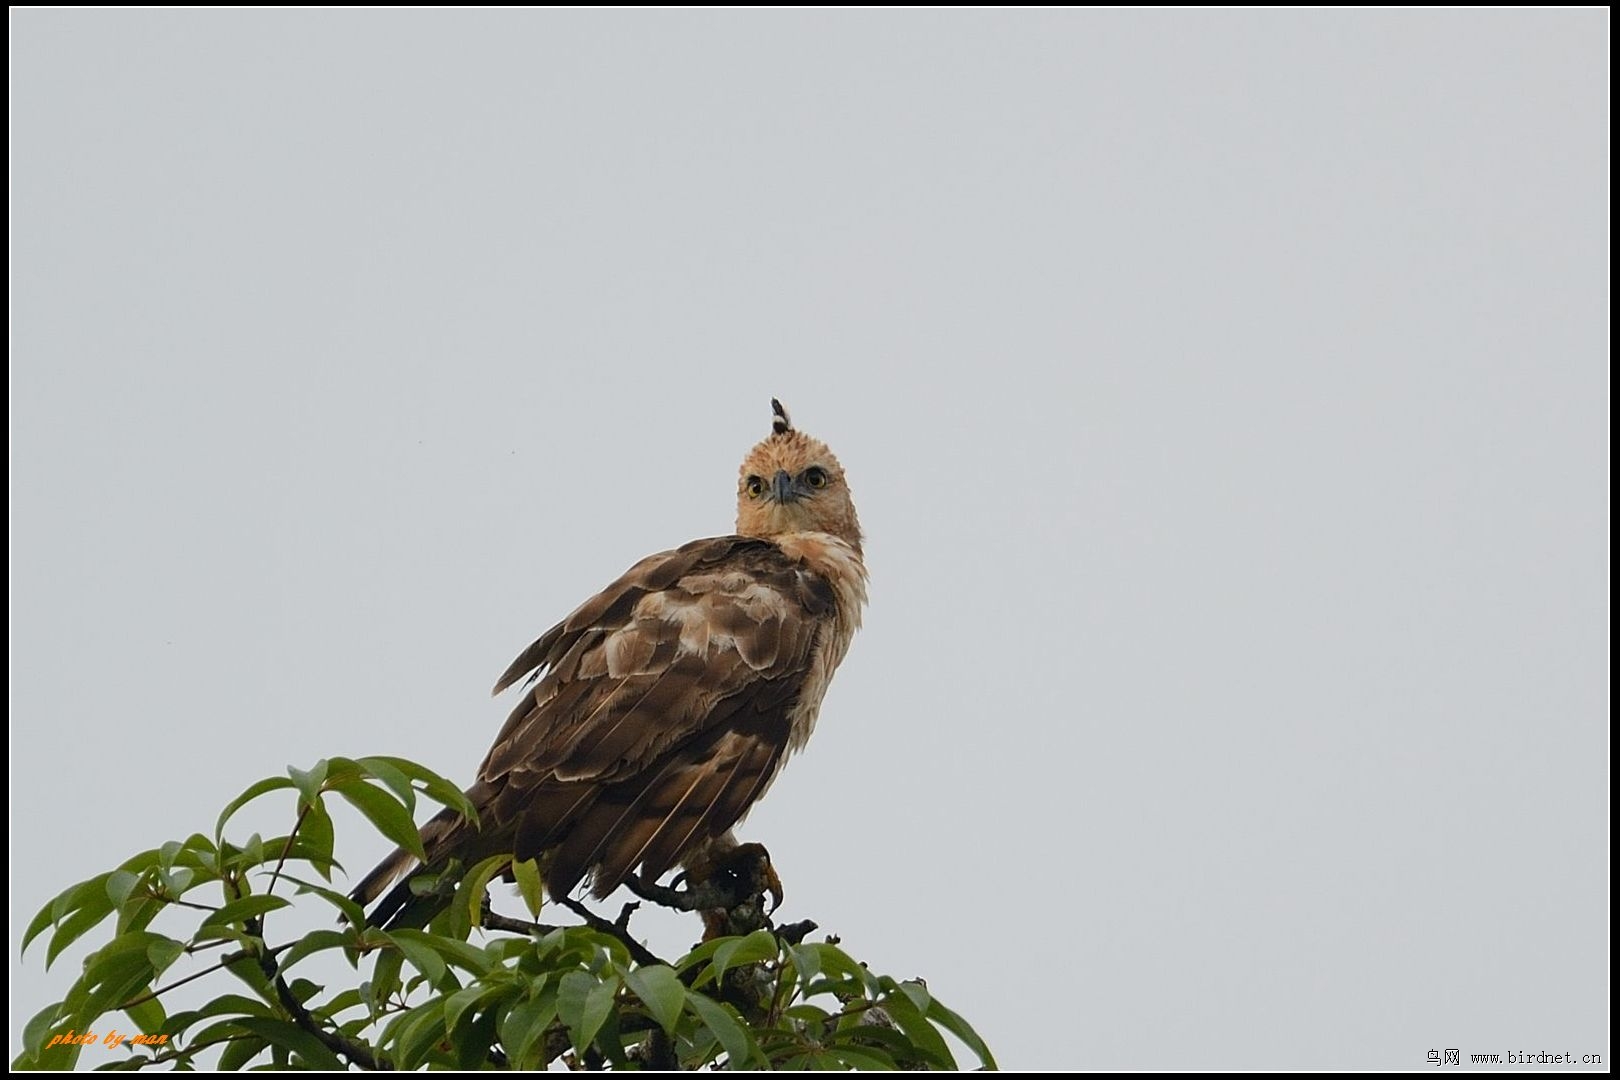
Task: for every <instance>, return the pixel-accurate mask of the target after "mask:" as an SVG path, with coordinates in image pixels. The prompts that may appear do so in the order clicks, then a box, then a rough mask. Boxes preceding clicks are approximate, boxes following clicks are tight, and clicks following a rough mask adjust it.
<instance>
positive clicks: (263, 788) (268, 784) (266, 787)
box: [214, 776, 294, 847]
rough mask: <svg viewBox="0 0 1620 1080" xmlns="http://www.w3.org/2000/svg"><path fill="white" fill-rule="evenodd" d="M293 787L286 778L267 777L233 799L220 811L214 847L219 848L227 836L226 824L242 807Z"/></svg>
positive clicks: (215, 830)
mask: <svg viewBox="0 0 1620 1080" xmlns="http://www.w3.org/2000/svg"><path fill="white" fill-rule="evenodd" d="M293 786H294V784H293V782H292V781H291V780H289V779H287V778H286V777H285V776H267V777H265V778H264V779H263V780H260V781H259V782H258V783H256V784H254V785H253V786H251V787H249V788H248V789H247V790H246V791H244V792H242V794H240V795H238V796H237V797H236V798H234V799H232V800H231V801H230V802H229V803H228V804H226V807H225V809H224V810H222V811H220V815H219V820H218V821H217V822H215V823H214V845H215V846H216V847H218V846H219V844H220V841H221V838H222V837H223V836H224V835H225V823H226V822H227V821H229V820H231V817H232V815H234V814H235V813H236V812H237V811H238V810H240V809H242V807H244V806H246V805H247V804H248V803H250V802H252V801H253V800H254V799H257V798H258V797H259V796H260V795H267V794H269V793H270V792H272V791H281V790H282V789H283V788H290V787H293Z"/></svg>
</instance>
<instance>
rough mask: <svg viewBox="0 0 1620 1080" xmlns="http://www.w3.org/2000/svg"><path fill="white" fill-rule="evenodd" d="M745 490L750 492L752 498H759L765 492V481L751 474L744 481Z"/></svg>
mask: <svg viewBox="0 0 1620 1080" xmlns="http://www.w3.org/2000/svg"><path fill="white" fill-rule="evenodd" d="M743 490H744V491H746V492H748V497H749V498H750V499H757V498H759V497H760V496H761V495H763V494H765V481H763V480H761V479H760V478H759V477H757V476H750V477H749V478H748V479H747V480H746V481H744V482H743Z"/></svg>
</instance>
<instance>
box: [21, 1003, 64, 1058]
mask: <svg viewBox="0 0 1620 1080" xmlns="http://www.w3.org/2000/svg"><path fill="white" fill-rule="evenodd" d="M61 1007H62V1003H61V1002H60V1001H57V1002H53V1003H51V1004H50V1005H47V1006H45V1007H44V1008H43V1009H41V1010H39V1012H37V1013H35V1014H34V1018H33V1019H32V1020H30V1021H28V1023H26V1024H24V1025H23V1053H25V1054H27V1055H28V1056H29V1057H31V1058H37V1057H39V1052H40V1051H41V1050H43V1049H44V1047H45V1036H47V1035H49V1034H50V1033H51V1028H52V1027H53V1026H54V1025H55V1024H56V1020H57V1013H58V1012H59V1011H60V1009H61Z"/></svg>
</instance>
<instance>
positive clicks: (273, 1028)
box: [236, 1016, 347, 1072]
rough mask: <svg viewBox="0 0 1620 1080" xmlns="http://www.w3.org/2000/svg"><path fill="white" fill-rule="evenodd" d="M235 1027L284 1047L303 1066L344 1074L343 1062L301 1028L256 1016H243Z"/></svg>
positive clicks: (281, 1021)
mask: <svg viewBox="0 0 1620 1080" xmlns="http://www.w3.org/2000/svg"><path fill="white" fill-rule="evenodd" d="M236 1026H237V1027H239V1028H241V1029H242V1030H244V1031H250V1032H252V1033H253V1034H255V1035H257V1036H259V1037H260V1038H261V1039H264V1040H265V1041H266V1042H268V1043H270V1044H271V1045H273V1046H280V1047H284V1048H285V1049H287V1050H288V1051H290V1052H292V1053H294V1054H297V1055H298V1056H299V1057H301V1058H303V1059H304V1062H305V1064H307V1065H312V1066H314V1067H315V1068H317V1069H329V1070H333V1071H336V1072H346V1071H347V1069H346V1068H345V1067H344V1065H343V1062H342V1061H340V1060H339V1059H338V1056H337V1055H336V1054H334V1053H332V1051H330V1050H328V1049H327V1048H326V1044H325V1043H323V1042H321V1041H320V1040H319V1039H317V1038H316V1037H315V1036H313V1035H311V1034H310V1033H309V1032H307V1031H305V1030H303V1029H302V1028H298V1027H294V1026H293V1025H292V1024H289V1023H287V1022H285V1021H283V1020H266V1019H264V1018H262V1017H258V1016H244V1017H241V1018H240V1019H238V1020H237V1021H236Z"/></svg>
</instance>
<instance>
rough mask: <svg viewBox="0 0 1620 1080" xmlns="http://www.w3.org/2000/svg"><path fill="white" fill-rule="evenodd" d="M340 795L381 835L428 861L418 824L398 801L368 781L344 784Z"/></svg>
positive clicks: (339, 791)
mask: <svg viewBox="0 0 1620 1080" xmlns="http://www.w3.org/2000/svg"><path fill="white" fill-rule="evenodd" d="M337 793H338V794H339V795H341V796H343V797H344V798H345V799H347V800H348V801H349V803H350V804H351V805H353V806H354V808H355V809H356V810H359V811H360V812H361V813H362V814H364V815H365V816H366V820H368V821H370V822H371V823H372V824H373V825H375V826H376V827H377V831H378V832H380V833H382V834H383V835H384V836H386V837H387V838H388V839H390V840H392V841H393V842H394V843H396V844H398V845H399V846H400V847H402V848H404V849H405V850H406V851H409V852H410V853H411V854H412V855H415V856H416V857H417V858H418V859H420V860H422V861H423V862H426V861H427V853H426V852H425V851H423V850H422V835H421V834H420V833H419V832H417V831H416V822H414V821H412V820H411V815H410V814H409V813H408V812H406V810H405V807H403V806H402V805H400V802H399V800H398V799H396V798H394V797H393V796H392V795H390V794H388V793H387V792H386V791H383V790H382V789H381V788H376V787H372V786H371V785H370V784H368V783H366V782H365V781H364V780H356V781H354V782H353V783H349V784H344V785H343V786H342V787H339V788H338V789H337Z"/></svg>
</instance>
